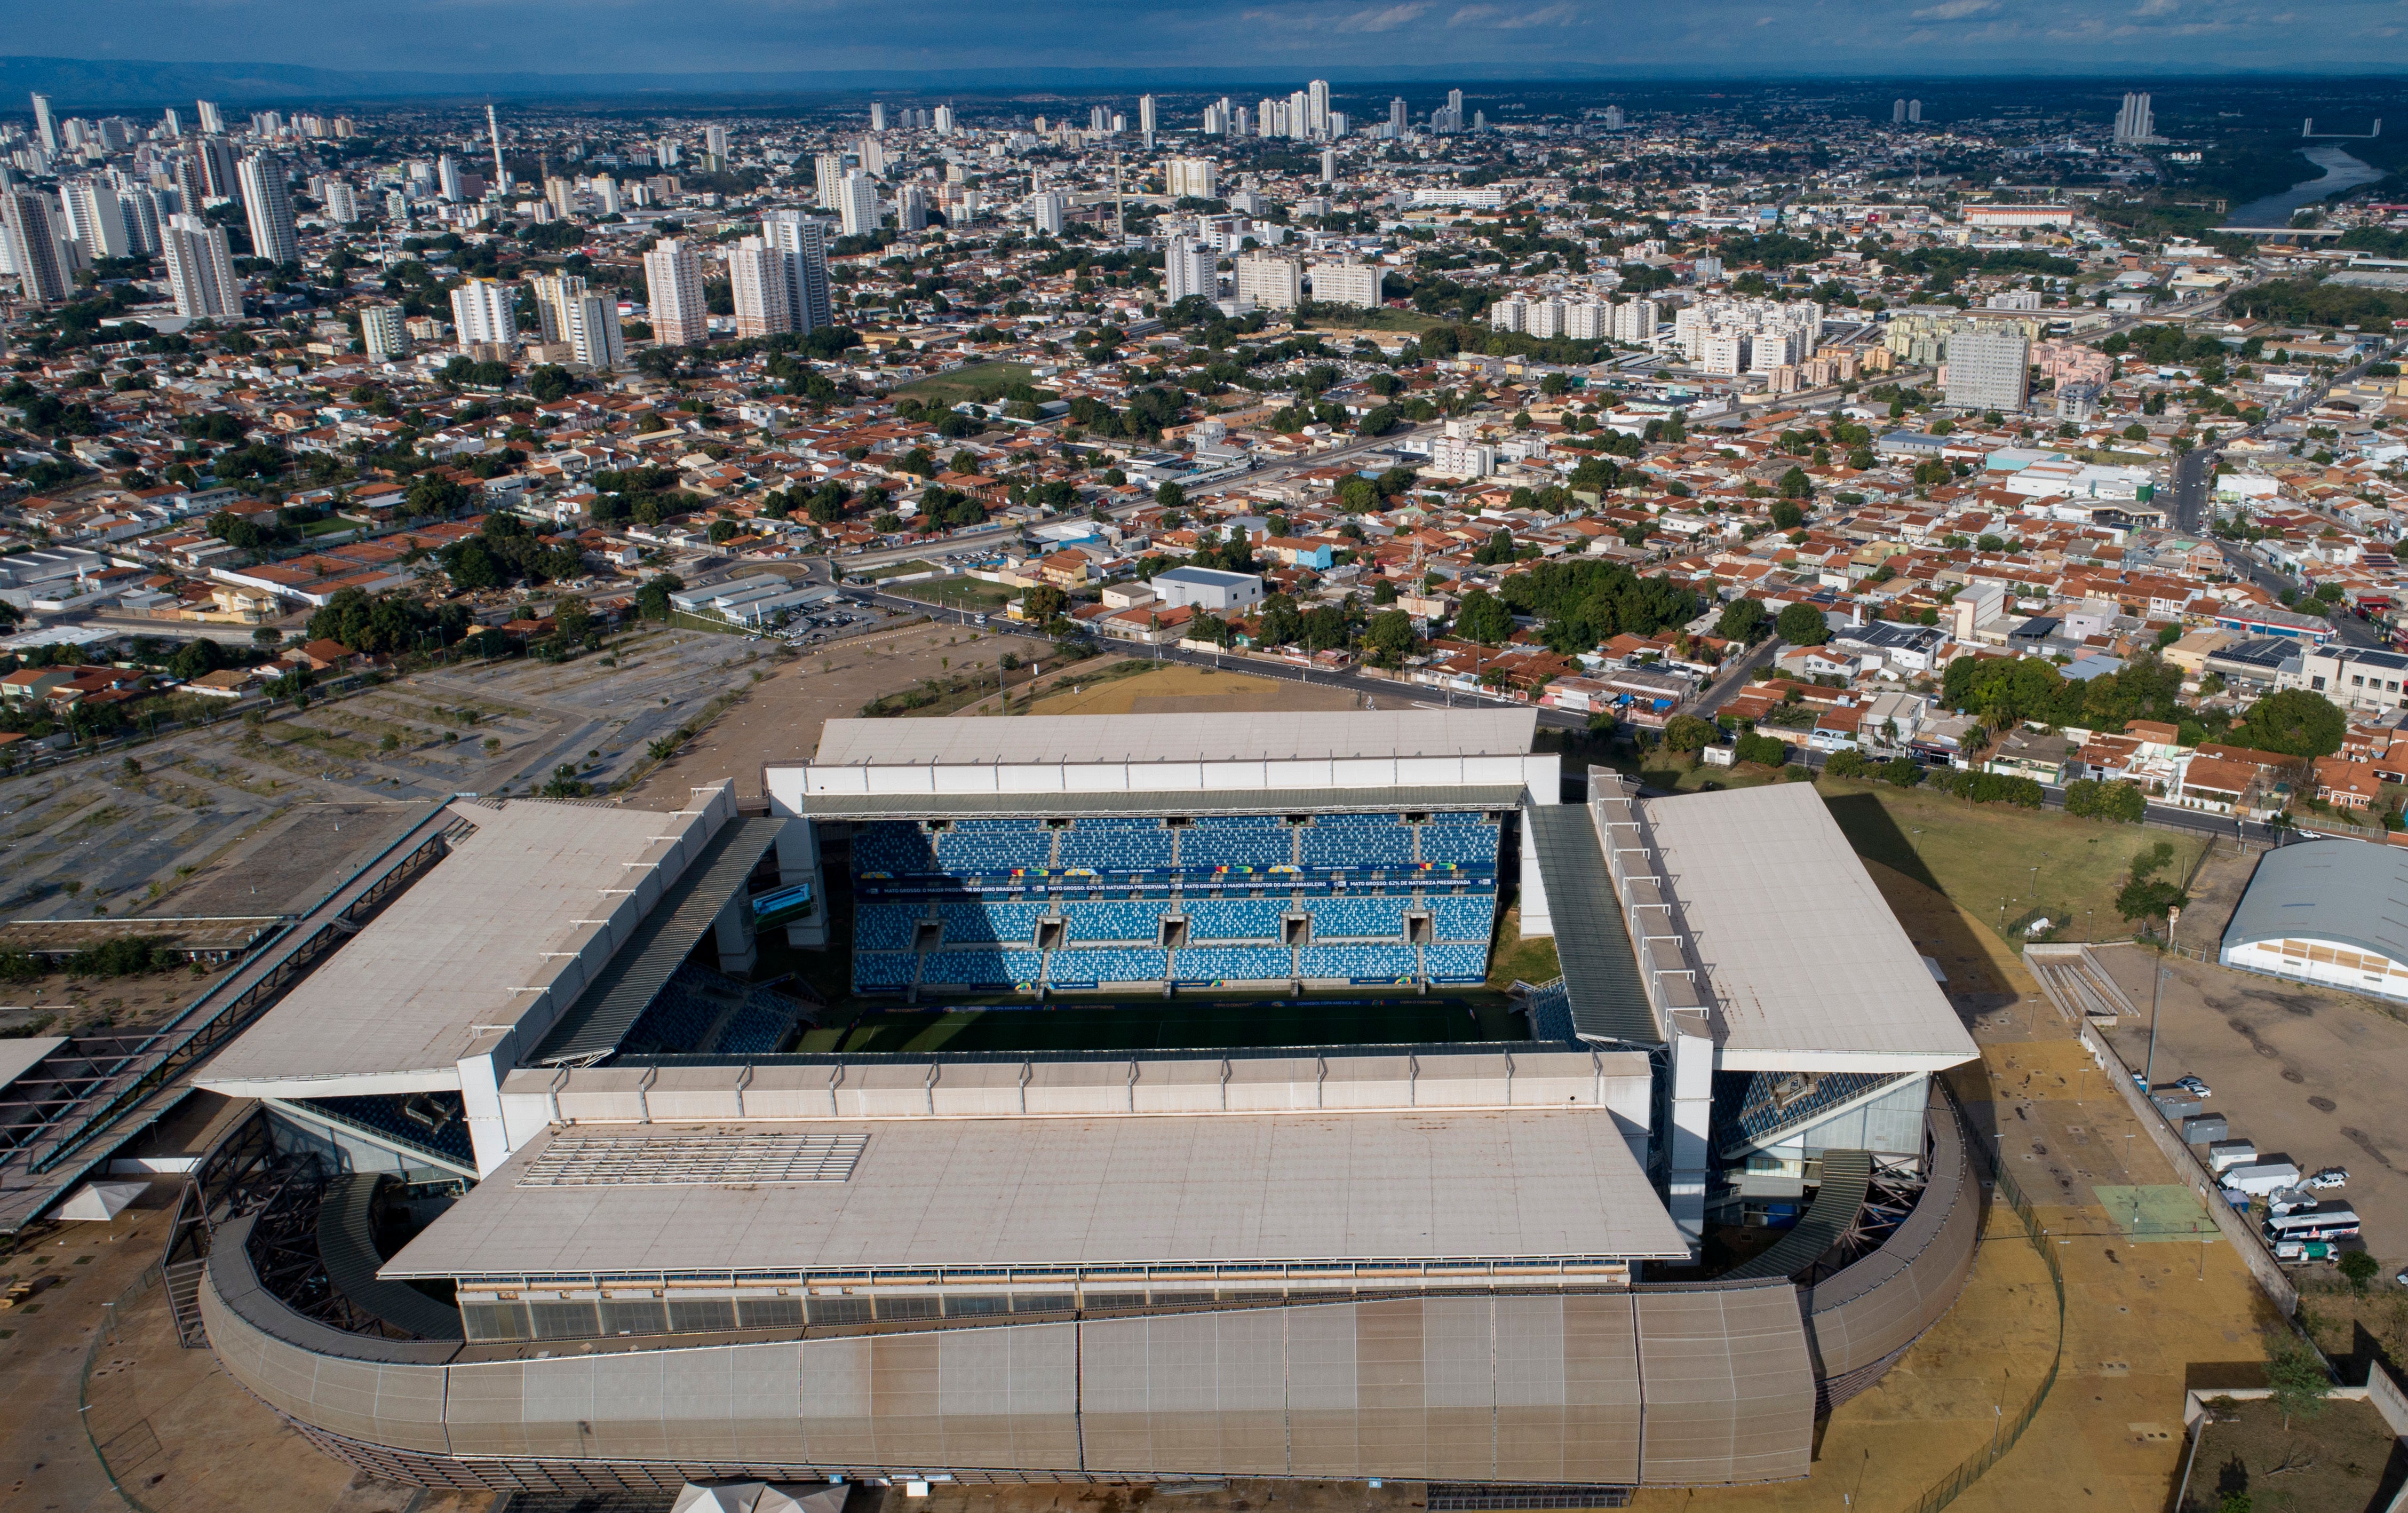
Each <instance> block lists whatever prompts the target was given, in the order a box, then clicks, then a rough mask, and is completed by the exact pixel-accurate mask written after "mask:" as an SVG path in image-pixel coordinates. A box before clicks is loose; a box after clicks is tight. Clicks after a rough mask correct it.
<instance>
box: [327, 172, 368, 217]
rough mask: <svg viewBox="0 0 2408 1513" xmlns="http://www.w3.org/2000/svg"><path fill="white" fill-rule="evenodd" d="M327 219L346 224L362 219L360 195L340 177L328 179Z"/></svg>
mask: <svg viewBox="0 0 2408 1513" xmlns="http://www.w3.org/2000/svg"><path fill="white" fill-rule="evenodd" d="M326 219H327V220H329V221H332V222H334V223H336V224H337V225H345V226H348V225H351V224H354V223H357V222H358V220H359V219H360V197H359V195H357V194H356V193H354V192H353V190H352V189H351V185H349V184H347V183H345V182H343V181H342V180H340V179H329V180H326Z"/></svg>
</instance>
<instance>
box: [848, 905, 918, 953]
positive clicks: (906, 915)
mask: <svg viewBox="0 0 2408 1513" xmlns="http://www.w3.org/2000/svg"><path fill="white" fill-rule="evenodd" d="M926 914H927V911H926V910H925V909H924V908H922V907H921V906H920V905H919V904H916V903H856V904H854V905H853V949H854V950H856V951H908V950H910V949H911V930H912V927H913V925H914V924H916V923H917V922H918V921H919V920H920V919H921V918H923V917H924V916H925V915H926Z"/></svg>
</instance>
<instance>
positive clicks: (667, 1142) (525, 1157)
mask: <svg viewBox="0 0 2408 1513" xmlns="http://www.w3.org/2000/svg"><path fill="white" fill-rule="evenodd" d="M790 1147H791V1148H790ZM739 1150H740V1151H742V1152H744V1153H745V1154H744V1155H743V1158H742V1160H743V1162H744V1164H743V1165H742V1169H741V1170H738V1169H737V1168H735V1167H732V1166H730V1165H729V1164H728V1163H729V1162H730V1161H731V1160H736V1159H737V1157H736V1154H735V1153H738V1151H739ZM1687 1254H1688V1246H1687V1245H1686V1243H1685V1242H1684V1239H1683V1238H1682V1235H1681V1232H1679V1230H1677V1229H1675V1228H1674V1227H1673V1224H1672V1221H1671V1219H1670V1218H1669V1217H1668V1216H1667V1215H1666V1214H1665V1211H1664V1205H1663V1203H1661V1202H1660V1201H1658V1199H1657V1198H1656V1193H1655V1189H1653V1188H1652V1187H1651V1186H1650V1185H1649V1182H1648V1178H1647V1175H1646V1174H1645V1173H1644V1172H1642V1171H1641V1169H1640V1166H1639V1163H1638V1161H1637V1160H1636V1159H1634V1158H1633V1157H1632V1155H1631V1153H1630V1147H1629V1146H1628V1144H1627V1142H1626V1141H1625V1139H1624V1136H1623V1132H1622V1130H1621V1127H1620V1126H1619V1124H1618V1123H1617V1122H1616V1120H1615V1119H1614V1117H1613V1115H1612V1114H1611V1113H1610V1112H1608V1111H1606V1110H1603V1109H1598V1108H1584V1109H1576V1110H1564V1109H1527V1110H1522V1109H1501V1110H1481V1111H1439V1110H1430V1109H1423V1110H1401V1111H1367V1112H1352V1113H1297V1114H1264V1115H1241V1114H1208V1115H1197V1116H1186V1117H1181V1116H1148V1117H1117V1118H1114V1117H1097V1118H1012V1117H1005V1118H923V1119H869V1120H845V1119H830V1120H824V1121H823V1120H814V1121H810V1122H808V1123H803V1124H796V1123H772V1124H764V1123H757V1122H756V1123H752V1124H731V1125H686V1126H659V1125H645V1126H633V1127H631V1126H625V1125H620V1126H615V1127H611V1128H609V1130H608V1131H607V1132H600V1131H595V1129H593V1128H592V1127H587V1126H572V1127H570V1128H568V1129H566V1130H556V1131H550V1132H548V1133H546V1134H544V1135H541V1136H538V1138H537V1139H535V1140H534V1141H532V1142H530V1143H529V1144H528V1145H527V1146H524V1147H523V1148H522V1149H520V1150H519V1151H518V1152H516V1153H515V1154H514V1155H513V1156H512V1157H511V1158H510V1160H509V1163H508V1164H507V1165H505V1166H504V1167H502V1169H501V1170H499V1171H497V1172H495V1173H494V1174H492V1175H491V1176H489V1177H488V1178H487V1179H486V1180H485V1181H484V1182H482V1183H480V1185H479V1186H478V1187H477V1188H476V1189H473V1190H472V1191H470V1192H469V1193H468V1195H467V1196H466V1198H463V1199H462V1200H461V1201H460V1202H459V1203H456V1204H454V1205H453V1206H452V1209H451V1210H450V1211H449V1212H447V1213H446V1214H445V1215H444V1216H443V1219H442V1221H441V1222H440V1223H438V1224H437V1225H435V1226H433V1227H432V1228H430V1229H429V1230H427V1231H426V1232H424V1233H423V1234H421V1235H420V1236H419V1237H418V1238H417V1239H416V1240H413V1241H411V1242H410V1243H409V1246H405V1247H404V1248H403V1250H402V1251H401V1253H400V1254H399V1255H397V1256H395V1257H394V1259H393V1260H392V1261H389V1262H387V1263H386V1265H385V1267H384V1270H383V1273H382V1275H386V1276H418V1277H456V1276H471V1275H564V1274H590V1273H611V1274H617V1273H629V1272H638V1273H642V1272H662V1271H683V1272H695V1271H710V1272H718V1271H749V1270H770V1269H793V1270H812V1269H821V1268H842V1267H882V1268H883V1267H914V1266H952V1267H973V1266H995V1265H1012V1266H1032V1265H1061V1266H1111V1265H1121V1264H1126V1265H1148V1264H1174V1263H1185V1264H1208V1263H1225V1262H1240V1261H1292V1260H1312V1259H1331V1260H1338V1259H1346V1260H1357V1259H1360V1260H1377V1259H1388V1260H1408V1259H1425V1258H1441V1257H1445V1258H1461V1259H1475V1258H1517V1259H1542V1258H1552V1257H1602V1258H1628V1257H1668V1258H1685V1257H1686V1255H1687Z"/></svg>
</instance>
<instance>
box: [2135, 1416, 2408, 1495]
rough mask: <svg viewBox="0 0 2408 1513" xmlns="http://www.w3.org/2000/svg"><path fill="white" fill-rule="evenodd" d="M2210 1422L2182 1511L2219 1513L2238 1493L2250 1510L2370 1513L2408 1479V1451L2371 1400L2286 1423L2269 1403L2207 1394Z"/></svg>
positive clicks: (2203, 1433) (2200, 1447)
mask: <svg viewBox="0 0 2408 1513" xmlns="http://www.w3.org/2000/svg"><path fill="white" fill-rule="evenodd" d="M2208 1407H2209V1412H2210V1414H2211V1416H2212V1421H2210V1422H2209V1423H2208V1424H2207V1425H2206V1426H2205V1428H2204V1429H2203V1431H2202V1436H2203V1437H2202V1438H2201V1439H2200V1446H2199V1460H2198V1463H2197V1464H2196V1465H2194V1466H2193V1468H2192V1470H2191V1478H2190V1487H2189V1490H2188V1491H2186V1492H2185V1493H2184V1495H2183V1500H2182V1506H2181V1507H2180V1508H2179V1509H2178V1510H2177V1513H2216V1509H2217V1508H2218V1507H2219V1506H2222V1504H2223V1502H2224V1499H2225V1498H2227V1497H2229V1496H2230V1495H2232V1494H2233V1493H2235V1492H2240V1493H2244V1494H2246V1495H2247V1497H2248V1498H2249V1506H2250V1509H2251V1513H2294V1510H2296V1513H2365V1510H2372V1509H2379V1508H2383V1507H2386V1506H2389V1505H2390V1501H2391V1497H2392V1494H2393V1492H2394V1491H2397V1490H2398V1489H2399V1488H2400V1487H2401V1485H2402V1483H2403V1481H2408V1456H2403V1454H2402V1451H2401V1447H2400V1442H2399V1441H2398V1439H2396V1438H2395V1437H2394V1436H2393V1435H2392V1433H2391V1430H2390V1427H2389V1426H2388V1425H2386V1423H2384V1421H2383V1415H2382V1414H2381V1413H2379V1412H2377V1411H2376V1410H2375V1407H2374V1405H2372V1403H2343V1402H2328V1403H2327V1404H2325V1405H2324V1408H2323V1411H2321V1412H2319V1413H2317V1414H2315V1416H2314V1417H2312V1418H2300V1417H2294V1418H2293V1419H2291V1421H2290V1425H2289V1427H2288V1428H2287V1429H2286V1427H2285V1426H2284V1421H2283V1413H2282V1410H2281V1409H2279V1408H2277V1407H2275V1406H2274V1405H2273V1404H2272V1403H2269V1402H2247V1403H2236V1402H2234V1401H2232V1400H2231V1399H2229V1398H2225V1399H2222V1400H2220V1401H2218V1400H2215V1399H2210V1400H2209V1405H2208Z"/></svg>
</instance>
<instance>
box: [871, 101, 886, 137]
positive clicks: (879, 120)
mask: <svg viewBox="0 0 2408 1513" xmlns="http://www.w3.org/2000/svg"><path fill="white" fill-rule="evenodd" d="M869 129H870V130H871V131H884V130H885V129H886V106H885V103H884V102H883V101H880V100H872V101H870V102H869Z"/></svg>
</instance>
